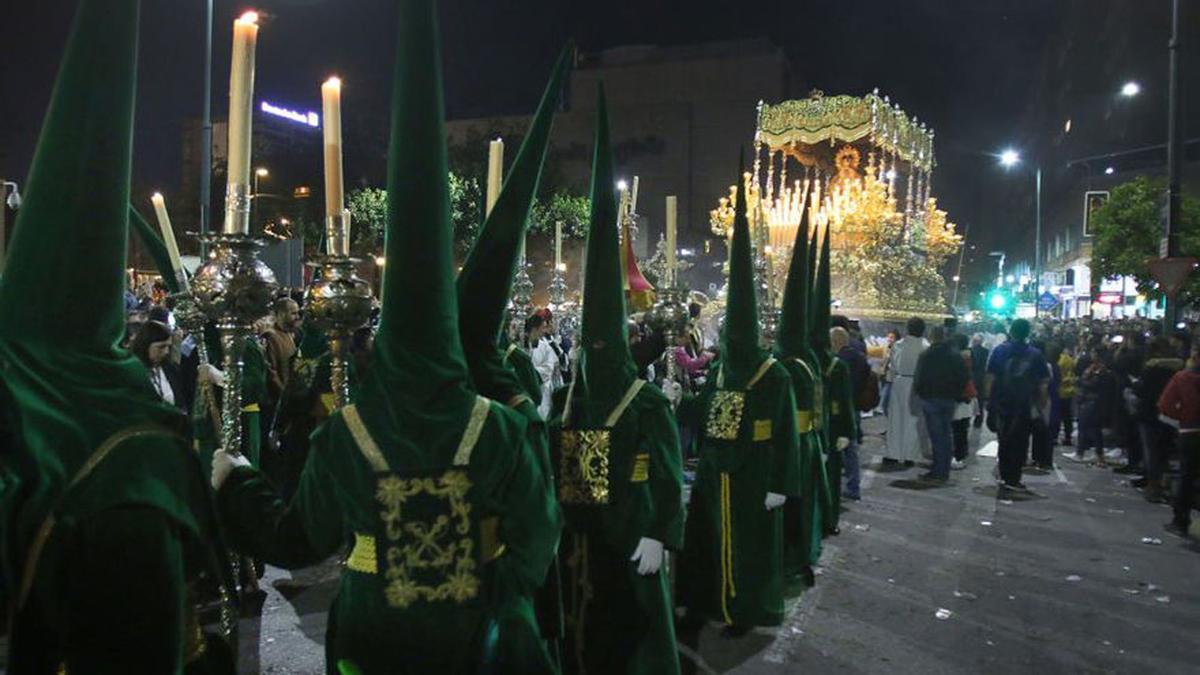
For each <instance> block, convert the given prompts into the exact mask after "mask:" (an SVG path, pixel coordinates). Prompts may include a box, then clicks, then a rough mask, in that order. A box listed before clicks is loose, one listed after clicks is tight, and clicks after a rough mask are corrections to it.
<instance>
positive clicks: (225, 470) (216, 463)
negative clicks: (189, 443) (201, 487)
mask: <svg viewBox="0 0 1200 675" xmlns="http://www.w3.org/2000/svg"><path fill="white" fill-rule="evenodd" d="M239 466H250V460H248V459H246V456H245V455H231V454H229V453H228V452H225V451H224V450H217V451H216V452H214V453H213V459H212V486H213V489H214V490H220V489H221V485H222V484H224V483H225V479H226V478H229V474H230V473H231V472H232V471H233V470H234V469H236V468H237V467H239Z"/></svg>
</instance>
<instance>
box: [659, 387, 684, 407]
mask: <svg viewBox="0 0 1200 675" xmlns="http://www.w3.org/2000/svg"><path fill="white" fill-rule="evenodd" d="M662 392H663V393H664V394H666V395H667V400H668V401H670V402H671V407H672V408H674V407H675V406H677V405H679V402H680V401H682V400H683V385H681V384H679V383H678V382H663V384H662Z"/></svg>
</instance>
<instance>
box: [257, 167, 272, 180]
mask: <svg viewBox="0 0 1200 675" xmlns="http://www.w3.org/2000/svg"><path fill="white" fill-rule="evenodd" d="M254 175H256V176H258V177H259V178H266V177H267V176H269V175H271V172H270V171H267V170H266V169H265V168H263V167H261V166H260V167H258V168H257V169H255V170H254Z"/></svg>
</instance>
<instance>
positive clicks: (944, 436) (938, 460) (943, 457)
mask: <svg viewBox="0 0 1200 675" xmlns="http://www.w3.org/2000/svg"><path fill="white" fill-rule="evenodd" d="M956 407H957V404H956V403H955V402H954V400H953V399H948V398H934V399H924V398H923V399H921V410H923V411H924V412H925V428H926V429H927V430H928V431H929V444H930V445H931V446H933V468H932V469H930V470H929V473H930V474H931V475H932V476H933V477H934V478H949V477H950V457H951V455H953V453H954V441H953V440H952V435H953V434H952V431H951V425H952V423H953V421H954V408H956Z"/></svg>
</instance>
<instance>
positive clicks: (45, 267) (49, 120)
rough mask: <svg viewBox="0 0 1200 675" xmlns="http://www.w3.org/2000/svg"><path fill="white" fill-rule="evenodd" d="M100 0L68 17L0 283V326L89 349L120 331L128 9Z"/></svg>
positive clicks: (133, 7)
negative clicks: (71, 20) (67, 35)
mask: <svg viewBox="0 0 1200 675" xmlns="http://www.w3.org/2000/svg"><path fill="white" fill-rule="evenodd" d="M108 4H109V3H102V2H85V3H83V5H82V6H81V7H80V9H79V12H78V14H77V15H76V23H75V28H74V32H73V33H72V36H71V40H70V42H69V43H68V45H67V51H66V54H65V57H64V59H63V63H62V67H61V68H60V70H59V73H58V79H57V81H56V83H55V86H54V92H53V94H52V96H51V99H50V106H49V109H48V110H47V112H46V118H45V121H44V123H43V125H42V132H41V135H40V136H39V137H38V144H37V150H36V152H35V154H34V158H33V164H32V166H31V167H30V171H29V178H28V182H27V184H26V188H25V199H24V204H23V205H22V207H21V210H20V211H19V212H18V215H17V222H16V227H15V229H14V230H13V235H12V241H11V243H10V247H9V253H8V260H9V265H8V269H7V271H6V272H5V278H4V284H3V287H2V288H0V334H3V335H12V336H16V335H19V336H20V337H21V339H22V340H29V341H32V340H43V341H45V342H46V343H52V344H68V343H69V344H71V345H72V346H73V347H74V348H77V349H88V350H91V351H101V350H106V349H109V348H111V347H112V346H113V345H115V344H116V343H117V342H118V341H119V340H120V339H121V337H122V336H123V335H124V333H125V311H124V303H123V300H122V298H123V294H124V291H125V268H124V261H125V246H126V229H127V227H128V219H129V171H130V165H131V161H132V154H133V138H132V134H131V133H130V130H131V128H132V124H133V101H134V89H135V74H134V72H132V70H130V68H129V62H130V61H131V60H133V59H136V52H137V13H138V8H137V3H136V2H115V3H112V5H113V8H112V11H111V13H110V12H109V11H108V9H107V7H108ZM87 22H98V23H99V24H100V25H101V26H107V27H109V28H111V30H112V31H114V32H113V33H112V34H108V33H106V32H105V31H104V30H103V29H102V28H96V27H94V26H92V25H89V24H88V23H87ZM93 59H94V60H93Z"/></svg>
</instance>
